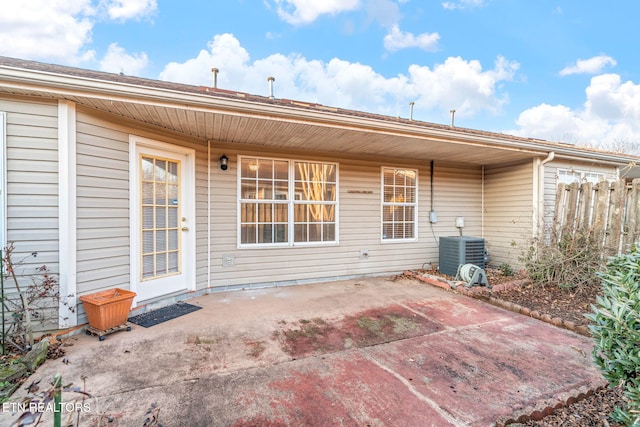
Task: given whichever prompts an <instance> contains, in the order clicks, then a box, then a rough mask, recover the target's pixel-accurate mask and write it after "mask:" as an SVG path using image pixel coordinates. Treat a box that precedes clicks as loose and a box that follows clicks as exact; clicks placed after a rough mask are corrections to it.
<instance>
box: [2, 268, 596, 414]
mask: <svg viewBox="0 0 640 427" xmlns="http://www.w3.org/2000/svg"><path fill="white" fill-rule="evenodd" d="M188 302H190V303H192V304H195V305H199V306H202V307H203V309H202V310H198V311H196V312H193V313H190V314H188V315H185V316H183V317H180V318H177V319H174V320H170V321H168V322H165V323H162V324H159V325H156V326H153V327H150V328H141V327H138V326H135V325H134V327H133V330H132V331H131V332H119V333H117V334H114V335H110V336H108V337H107V338H106V340H105V341H102V342H100V341H98V339H97V338H96V337H89V336H85V335H76V336H73V337H70V338H68V339H67V340H66V343H67V344H71V345H70V346H68V347H65V349H66V351H67V354H66V358H65V359H56V360H49V361H47V362H46V363H45V364H44V365H43V366H42V367H40V369H38V371H37V372H36V373H35V374H34V375H33V376H32V377H30V378H29V380H28V382H27V384H28V383H31V382H32V381H40V388H41V389H44V388H46V385H47V384H48V383H49V382H50V381H51V379H52V378H53V376H54V375H55V374H56V373H60V374H61V375H62V377H63V382H64V383H65V384H66V383H73V384H74V385H77V386H81V387H84V388H85V389H86V391H87V392H89V393H90V394H91V395H92V397H91V398H89V399H87V400H85V401H84V406H82V407H81V408H80V410H75V409H74V410H73V411H71V410H70V409H72V408H71V407H70V406H69V407H68V408H66V409H65V408H63V412H64V413H63V415H65V416H77V414H78V413H80V417H81V418H80V419H81V425H98V423H101V424H99V425H108V426H130V425H131V426H140V425H142V424H143V422H144V420H145V418H147V417H148V416H149V414H148V411H149V410H150V409H152V411H151V412H153V413H156V414H157V415H158V416H159V420H160V422H161V423H162V424H163V425H165V426H301V425H308V426H334V425H335V426H351V425H358V426H362V425H371V426H408V425H420V426H448V425H451V426H489V425H492V424H494V423H495V421H496V420H497V419H498V417H500V416H510V415H512V414H518V413H526V412H529V413H530V412H531V411H534V410H536V409H537V410H539V411H542V410H543V409H545V408H548V407H554V406H556V405H558V404H559V403H561V402H566V401H567V399H568V398H570V397H572V396H575V395H577V394H578V393H580V392H584V391H586V390H587V389H593V388H597V387H600V386H602V385H604V381H603V379H602V377H601V375H600V374H599V372H598V371H597V369H596V368H595V367H594V366H593V363H592V361H591V356H590V352H591V349H592V342H591V340H590V339H589V338H586V337H584V336H581V335H577V334H575V333H572V332H570V331H566V330H563V329H559V328H557V327H554V326H552V325H549V324H547V323H544V322H540V321H538V320H535V319H532V318H527V317H525V316H522V315H518V314H514V313H511V312H509V311H505V310H502V309H500V308H497V307H494V306H491V305H488V304H486V303H483V302H482V301H479V300H475V299H471V298H468V297H465V296H461V295H458V294H455V293H454V292H451V291H445V290H443V289H440V288H437V287H432V286H430V285H427V284H425V283H422V282H419V281H417V280H412V279H408V278H383V277H379V278H368V279H359V280H347V281H340V282H330V283H316V284H309V285H303V286H296V287H284V288H271V289H262V290H251V291H236V292H225V293H213V294H209V295H205V296H200V297H196V298H192V299H191V300H189V301H188ZM25 394H26V392H25V390H24V388H22V389H21V390H20V391H19V392H18V393H17V394H16V395H14V396H13V398H12V400H11V402H10V403H9V404H8V405H5V406H4V407H3V411H2V413H1V414H0V425H10V424H11V423H12V422H13V421H15V419H16V418H17V417H18V416H19V413H18V414H15V415H13V414H11V409H12V408H13V409H17V407H16V406H15V405H16V403H17V402H19V401H20V398H21V396H24V395H25ZM76 398H77V395H76V394H74V393H64V399H65V402H72V401H73V400H74V399H76ZM12 405H13V406H12ZM152 405H153V406H152ZM154 408H155V409H154ZM67 409H68V410H67ZM51 416H52V414H51V413H50V412H47V413H45V417H46V418H51ZM107 421H110V422H109V423H107Z"/></svg>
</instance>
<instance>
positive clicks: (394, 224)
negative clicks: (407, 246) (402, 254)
mask: <svg viewBox="0 0 640 427" xmlns="http://www.w3.org/2000/svg"><path fill="white" fill-rule="evenodd" d="M417 194H418V171H417V170H415V169H399V168H387V167H383V168H382V240H383V241H401V240H404V241H406V240H413V239H415V238H416V224H417V209H418V203H417Z"/></svg>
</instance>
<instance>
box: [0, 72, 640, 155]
mask: <svg viewBox="0 0 640 427" xmlns="http://www.w3.org/2000/svg"><path fill="white" fill-rule="evenodd" d="M105 76H106V74H105ZM0 79H1V80H2V82H1V85H2V86H4V87H7V88H13V89H18V90H21V91H27V92H29V91H31V92H37V93H41V94H42V93H45V94H52V95H57V96H60V97H62V98H65V99H68V97H78V98H83V97H84V98H88V99H100V100H103V101H112V102H122V103H127V104H139V105H145V106H155V107H160V108H169V109H179V110H185V111H194V112H203V113H209V114H216V113H217V114H224V115H230V116H242V117H252V118H257V119H263V120H270V121H280V122H288V123H298V124H307V125H311V126H321V127H331V128H341V129H346V130H354V131H359V132H377V133H381V134H388V135H397V136H404V137H413V138H421V139H431V140H437V141H439V142H446V143H449V144H452V145H460V146H466V145H474V146H479V147H489V148H498V149H502V150H507V151H518V152H524V153H528V154H531V155H532V156H542V155H545V154H547V153H548V152H549V150H550V149H551V150H553V151H554V152H556V153H557V154H558V155H560V156H563V157H568V158H572V159H581V160H589V159H591V160H597V161H599V162H601V163H607V164H613V165H621V164H628V163H629V162H630V161H637V162H639V163H640V158H635V159H634V158H633V157H632V156H626V155H622V154H614V153H600V152H594V151H588V150H584V149H580V148H574V147H572V146H569V145H568V144H561V143H550V142H548V141H543V140H536V139H531V138H523V137H515V136H511V135H506V134H504V136H503V134H498V133H490V132H483V131H478V130H473V129H465V128H451V127H450V126H444V125H437V124H430V123H426V122H418V121H415V120H409V119H406V120H404V119H394V120H392V118H391V117H386V116H379V117H371V116H374V115H369V117H367V113H363V115H357V114H356V113H359V112H357V111H351V110H342V111H341V110H340V109H337V108H335V109H334V108H327V107H325V106H317V107H314V106H312V105H311V104H306V103H300V102H298V103H294V102H292V103H291V105H288V104H285V103H284V100H280V102H279V103H274V102H273V100H270V99H267V98H265V100H264V101H259V100H258V99H245V96H247V97H249V98H259V97H258V96H254V95H249V94H242V93H235V92H234V93H235V94H236V96H237V97H235V98H230V97H228V95H227V97H223V96H215V93H213V92H209V91H204V90H202V89H201V88H199V87H197V86H190V85H183V86H184V90H177V89H170V88H163V87H150V86H145V85H143V84H141V83H139V84H133V83H128V82H117V81H110V80H103V79H99V78H94V77H85V76H75V75H71V74H64V73H62V72H51V71H40V70H32V69H27V68H19V67H13V66H7V65H0ZM146 80H148V79H142V78H140V81H141V82H144V81H146ZM149 82H154V80H149ZM157 82H158V84H166V83H167V82H162V81H157ZM169 84H171V83H169ZM176 85H178V84H176ZM78 102H79V103H82V100H81V99H78Z"/></svg>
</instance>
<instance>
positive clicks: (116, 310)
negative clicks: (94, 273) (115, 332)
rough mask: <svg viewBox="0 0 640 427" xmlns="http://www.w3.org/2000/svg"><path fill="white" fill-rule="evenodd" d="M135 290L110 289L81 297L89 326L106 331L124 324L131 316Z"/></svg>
mask: <svg viewBox="0 0 640 427" xmlns="http://www.w3.org/2000/svg"><path fill="white" fill-rule="evenodd" d="M135 296H136V293H135V292H131V291H127V290H124V289H119V288H115V289H108V290H106V291H100V292H96V293H94V294H90V295H83V296H81V297H80V301H82V305H83V306H84V311H85V313H86V315H87V320H88V321H89V326H91V327H92V328H95V329H99V330H101V331H106V330H108V329H111V328H115V327H116V326H120V325H123V324H124V323H125V322H126V321H127V318H128V317H129V311H130V310H131V302H132V301H133V298H134V297H135Z"/></svg>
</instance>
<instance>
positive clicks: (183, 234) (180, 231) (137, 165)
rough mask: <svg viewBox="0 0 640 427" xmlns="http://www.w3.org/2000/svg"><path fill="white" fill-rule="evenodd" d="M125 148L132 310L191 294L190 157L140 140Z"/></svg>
mask: <svg viewBox="0 0 640 427" xmlns="http://www.w3.org/2000/svg"><path fill="white" fill-rule="evenodd" d="M131 143H132V144H131V145H132V147H131V156H130V160H131V169H132V173H131V180H130V186H131V204H130V206H131V289H132V290H133V291H134V292H136V294H137V296H136V299H135V301H136V305H138V303H139V302H143V301H147V300H150V299H154V298H159V297H162V296H167V295H171V294H174V293H178V292H184V291H188V290H193V289H195V205H194V198H195V196H194V187H195V185H194V179H195V178H194V175H195V174H194V156H195V154H194V152H193V150H189V149H183V148H181V147H177V146H173V145H169V144H164V143H159V142H157V141H150V140H147V139H144V138H138V137H132V138H131Z"/></svg>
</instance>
